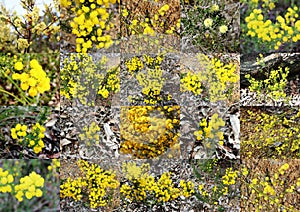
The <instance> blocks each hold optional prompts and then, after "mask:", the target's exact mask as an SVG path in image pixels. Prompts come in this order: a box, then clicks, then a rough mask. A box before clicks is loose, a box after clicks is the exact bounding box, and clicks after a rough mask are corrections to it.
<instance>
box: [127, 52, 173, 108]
mask: <svg viewBox="0 0 300 212" xmlns="http://www.w3.org/2000/svg"><path fill="white" fill-rule="evenodd" d="M163 59H164V57H163V55H157V56H156V57H151V56H150V55H147V54H144V55H143V56H142V57H141V58H139V57H137V56H135V57H133V58H131V59H129V60H126V61H125V65H126V67H127V71H128V72H129V73H130V74H131V75H132V76H134V77H135V78H136V80H137V81H138V83H139V85H140V86H141V87H142V95H143V97H144V98H143V102H144V103H146V104H150V105H154V104H157V103H158V102H160V101H162V99H163V98H164V97H165V96H164V95H162V92H161V90H162V88H163V85H164V82H165V80H166V79H165V78H164V77H163V70H162V69H161V68H160V65H161V63H162V60H163ZM166 96H167V99H168V100H170V99H171V98H172V97H171V95H170V94H168V95H166ZM129 98H131V99H132V97H129ZM130 101H131V100H130Z"/></svg>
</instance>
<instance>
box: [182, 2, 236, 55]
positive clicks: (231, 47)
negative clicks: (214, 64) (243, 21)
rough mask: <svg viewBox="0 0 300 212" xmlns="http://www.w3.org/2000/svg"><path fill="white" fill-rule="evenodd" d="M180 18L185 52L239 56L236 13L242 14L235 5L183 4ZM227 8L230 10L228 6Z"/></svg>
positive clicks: (212, 3)
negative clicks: (197, 49)
mask: <svg viewBox="0 0 300 212" xmlns="http://www.w3.org/2000/svg"><path fill="white" fill-rule="evenodd" d="M181 5H182V6H181V11H182V14H184V15H183V16H182V18H181V23H182V30H181V31H182V36H183V40H184V42H187V43H184V44H183V47H182V48H183V49H184V50H187V48H190V47H191V44H192V45H193V46H194V47H197V48H199V47H200V48H201V51H202V52H203V53H207V52H214V51H217V52H237V51H238V49H239V42H238V40H239V33H237V34H234V29H235V27H236V28H238V22H237V20H238V19H239V16H238V15H237V14H235V13H234V11H235V10H239V5H238V3H237V2H236V1H229V2H226V3H225V1H215V2H213V1H203V0H195V1H193V2H189V1H183V0H182V1H181ZM225 5H227V6H228V8H231V10H230V9H228V8H226V6H225Z"/></svg>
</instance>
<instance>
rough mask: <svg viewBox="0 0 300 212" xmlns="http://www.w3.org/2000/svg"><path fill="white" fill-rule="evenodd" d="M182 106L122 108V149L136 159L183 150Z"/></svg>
mask: <svg viewBox="0 0 300 212" xmlns="http://www.w3.org/2000/svg"><path fill="white" fill-rule="evenodd" d="M179 115H180V111H179V106H164V107H158V106H157V107H154V106H133V107H122V108H121V140H122V142H121V145H120V151H121V152H122V153H124V154H131V155H132V156H134V157H136V158H155V157H158V156H159V155H162V154H164V153H165V152H166V151H167V150H168V149H169V148H175V149H176V150H177V149H179V145H178V144H179V143H178V137H179V133H178V131H179V123H180V121H179Z"/></svg>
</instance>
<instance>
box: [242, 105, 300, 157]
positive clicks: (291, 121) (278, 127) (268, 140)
mask: <svg viewBox="0 0 300 212" xmlns="http://www.w3.org/2000/svg"><path fill="white" fill-rule="evenodd" d="M287 116H288V115H287V114H285V113H282V114H281V115H272V114H267V113H264V112H253V111H251V110H248V111H247V112H246V114H244V115H243V116H242V118H241V128H242V129H247V135H245V134H243V135H242V138H241V140H242V141H243V142H241V155H243V157H246V158H249V157H253V156H255V157H258V158H260V157H272V158H288V157H299V156H300V149H299V145H300V136H299V131H300V124H299V122H297V121H296V120H297V118H299V117H300V112H298V113H297V114H296V115H292V116H290V118H287ZM249 129H250V130H249Z"/></svg>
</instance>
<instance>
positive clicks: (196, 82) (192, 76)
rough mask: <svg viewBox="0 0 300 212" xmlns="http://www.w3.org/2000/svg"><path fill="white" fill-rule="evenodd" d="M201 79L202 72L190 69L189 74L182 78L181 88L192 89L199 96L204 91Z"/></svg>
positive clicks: (184, 89)
mask: <svg viewBox="0 0 300 212" xmlns="http://www.w3.org/2000/svg"><path fill="white" fill-rule="evenodd" d="M201 81H202V73H200V72H199V73H192V72H191V71H188V72H187V74H186V75H185V76H184V77H183V78H182V79H180V83H181V87H180V88H181V90H182V91H191V92H193V93H194V94H195V95H196V96H198V95H200V94H201V93H202V88H201Z"/></svg>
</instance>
